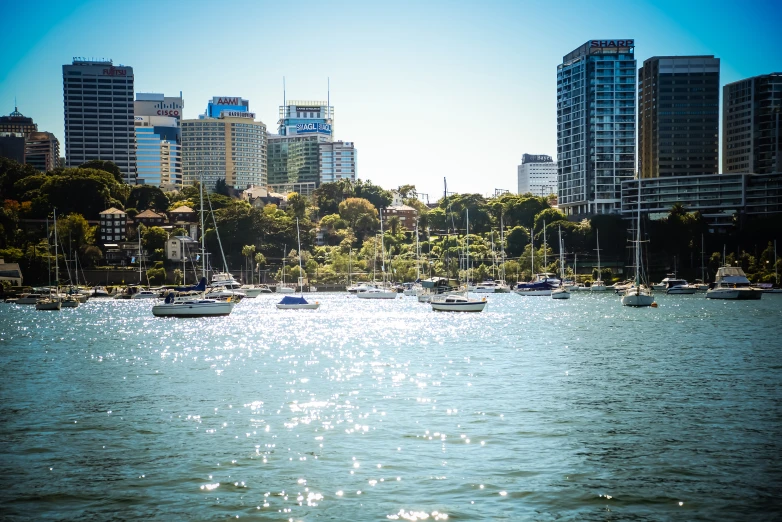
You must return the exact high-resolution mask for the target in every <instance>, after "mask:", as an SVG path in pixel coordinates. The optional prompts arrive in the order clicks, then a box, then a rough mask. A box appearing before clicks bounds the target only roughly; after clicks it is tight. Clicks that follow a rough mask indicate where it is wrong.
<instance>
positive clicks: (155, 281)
mask: <svg viewBox="0 0 782 522" xmlns="http://www.w3.org/2000/svg"><path fill="white" fill-rule="evenodd" d="M147 279H149V284H150V285H162V284H163V283H165V282H166V269H165V268H150V269H149V270H147Z"/></svg>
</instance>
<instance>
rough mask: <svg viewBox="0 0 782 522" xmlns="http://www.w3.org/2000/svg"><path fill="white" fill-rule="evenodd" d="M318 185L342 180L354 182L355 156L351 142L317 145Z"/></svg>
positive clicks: (354, 148) (331, 142) (355, 152)
mask: <svg viewBox="0 0 782 522" xmlns="http://www.w3.org/2000/svg"><path fill="white" fill-rule="evenodd" d="M319 152H320V183H331V182H334V181H339V180H342V179H348V180H350V181H356V155H357V153H358V151H357V150H356V147H355V146H354V145H353V142H352V141H330V142H325V143H320V144H319Z"/></svg>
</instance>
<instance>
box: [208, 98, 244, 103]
mask: <svg viewBox="0 0 782 522" xmlns="http://www.w3.org/2000/svg"><path fill="white" fill-rule="evenodd" d="M212 100H213V102H212V103H214V104H215V105H241V104H242V99H241V98H222V97H215V98H212Z"/></svg>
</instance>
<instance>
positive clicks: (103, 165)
mask: <svg viewBox="0 0 782 522" xmlns="http://www.w3.org/2000/svg"><path fill="white" fill-rule="evenodd" d="M78 168H80V169H95V170H102V171H103V172H108V173H109V174H111V175H112V176H114V179H115V180H116V181H117V183H123V182H124V181H125V180H123V179H122V171H121V170H119V167H118V166H117V164H116V163H114V162H113V161H105V160H99V159H95V160H90V161H88V162H86V163H82V164H81V165H79V166H78Z"/></svg>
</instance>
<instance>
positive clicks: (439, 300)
mask: <svg viewBox="0 0 782 522" xmlns="http://www.w3.org/2000/svg"><path fill="white" fill-rule="evenodd" d="M429 304H431V306H432V310H435V311H437V312H482V311H483V310H484V308H486V305H487V304H488V301H486V298H485V297H483V298H481V299H470V298H469V297H467V296H466V295H463V294H444V295H434V296H432V298H431V301H430V303H429Z"/></svg>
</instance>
